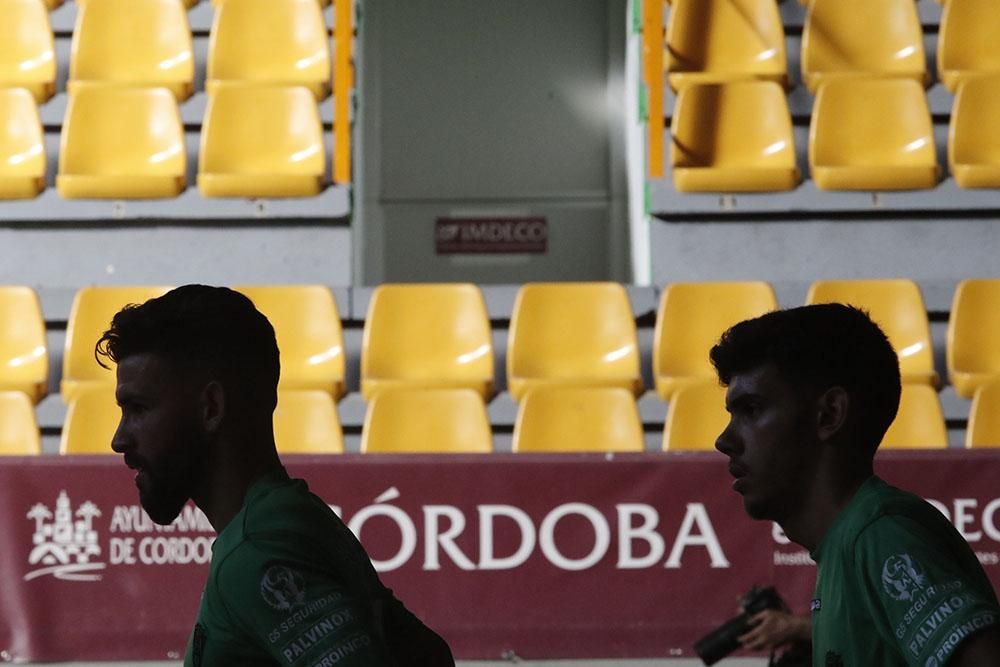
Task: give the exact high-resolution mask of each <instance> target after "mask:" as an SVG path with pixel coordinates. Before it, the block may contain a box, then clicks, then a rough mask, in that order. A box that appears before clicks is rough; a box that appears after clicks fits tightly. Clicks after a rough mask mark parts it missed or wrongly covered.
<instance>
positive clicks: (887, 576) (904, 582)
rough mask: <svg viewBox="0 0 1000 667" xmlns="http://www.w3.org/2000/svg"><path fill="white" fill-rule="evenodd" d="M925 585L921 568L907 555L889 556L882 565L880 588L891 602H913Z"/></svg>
mask: <svg viewBox="0 0 1000 667" xmlns="http://www.w3.org/2000/svg"><path fill="white" fill-rule="evenodd" d="M926 585H927V576H926V575H925V574H924V573H923V568H922V567H921V566H920V565H919V564H918V563H917V562H916V561H914V560H913V558H911V557H910V555H909V554H896V555H895V556H889V557H888V558H886V559H885V563H883V564H882V587H883V588H884V589H885V592H886V594H888V595H889V597H891V598H892V599H893V600H896V601H898V602H905V601H908V600H913V599H914V598H916V596H917V594H918V593H919V592H920V591H921V590H922V589H923V588H924V586H926Z"/></svg>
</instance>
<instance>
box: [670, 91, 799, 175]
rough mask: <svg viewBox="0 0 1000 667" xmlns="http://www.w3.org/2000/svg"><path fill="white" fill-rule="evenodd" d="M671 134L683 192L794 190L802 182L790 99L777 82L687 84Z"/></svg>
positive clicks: (675, 170) (672, 155)
mask: <svg viewBox="0 0 1000 667" xmlns="http://www.w3.org/2000/svg"><path fill="white" fill-rule="evenodd" d="M670 135H671V140H672V143H671V147H670V161H671V165H672V168H673V174H674V185H675V187H676V188H677V190H678V191H680V192H706V191H707V192H748V191H775V190H790V189H792V188H794V187H795V186H796V185H797V184H798V182H799V168H798V166H797V165H796V163H795V140H794V139H793V137H792V119H791V116H790V115H789V112H788V102H787V101H786V100H785V93H784V91H783V90H782V89H781V86H779V85H778V84H776V83H774V82H773V81H739V82H732V83H725V84H691V85H688V86H686V87H685V88H683V89H682V90H681V91H680V93H679V94H678V95H677V102H676V104H675V106H674V114H673V118H672V121H671V127H670Z"/></svg>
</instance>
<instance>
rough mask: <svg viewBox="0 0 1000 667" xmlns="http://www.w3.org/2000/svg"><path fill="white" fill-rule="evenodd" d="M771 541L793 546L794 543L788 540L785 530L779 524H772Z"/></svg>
mask: <svg viewBox="0 0 1000 667" xmlns="http://www.w3.org/2000/svg"><path fill="white" fill-rule="evenodd" d="M771 539H773V540H774V541H775V542H777V543H778V544H791V543H792V541H791V540H790V539H788V536H787V535H785V529H784V528H782V527H781V526H779V525H778V524H777V523H772V524H771Z"/></svg>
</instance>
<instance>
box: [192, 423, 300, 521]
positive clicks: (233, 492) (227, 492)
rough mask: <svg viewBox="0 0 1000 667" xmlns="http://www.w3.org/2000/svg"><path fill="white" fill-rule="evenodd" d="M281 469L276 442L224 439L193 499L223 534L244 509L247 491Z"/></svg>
mask: <svg viewBox="0 0 1000 667" xmlns="http://www.w3.org/2000/svg"><path fill="white" fill-rule="evenodd" d="M280 468H281V460H280V459H279V458H278V454H277V452H276V451H275V449H274V439H273V437H272V438H269V442H268V441H260V442H255V443H252V442H250V441H248V440H246V439H242V438H241V439H238V440H237V441H232V440H228V439H224V440H221V441H220V442H219V443H218V445H217V446H216V447H215V452H214V456H213V457H212V458H211V460H210V461H209V462H208V463H207V465H206V474H205V477H204V478H203V479H202V481H201V484H199V488H198V490H197V491H196V493H195V494H193V496H192V500H194V503H195V504H196V505H197V506H198V508H199V509H200V510H201V511H202V512H204V513H205V516H206V517H207V518H208V521H209V523H211V524H212V528H214V529H215V532H216V533H221V532H222V531H223V530H224V529H225V528H226V526H228V525H229V522H230V521H232V520H233V517H234V516H236V514H237V513H238V512H239V511H240V508H242V507H243V502H244V501H245V500H246V495H247V491H248V490H249V489H250V487H251V486H253V484H254V482H256V481H257V480H259V479H260V478H261V477H263V476H264V475H266V474H267V473H269V472H271V471H273V470H277V469H280Z"/></svg>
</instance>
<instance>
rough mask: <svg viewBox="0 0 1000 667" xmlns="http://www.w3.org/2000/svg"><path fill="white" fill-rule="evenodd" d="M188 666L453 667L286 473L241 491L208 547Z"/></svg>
mask: <svg viewBox="0 0 1000 667" xmlns="http://www.w3.org/2000/svg"><path fill="white" fill-rule="evenodd" d="M184 664H185V666H186V667H199V666H206V667H215V666H217V665H242V666H245V667H256V666H258V665H269V666H270V665H282V666H286V667H327V666H332V665H337V666H338V667H352V666H355V665H364V666H366V667H368V666H382V665H387V666H395V665H409V664H414V665H418V664H419V665H435V666H437V665H447V666H449V667H451V666H453V665H454V661H453V660H452V658H451V653H450V651H449V650H448V647H447V645H446V644H445V643H444V641H443V640H442V639H441V638H440V637H438V636H437V635H436V634H434V633H433V632H432V631H431V630H429V629H427V627H426V626H424V625H423V623H421V622H420V621H419V620H418V619H417V618H416V617H415V616H413V615H412V614H411V613H410V612H409V611H407V610H406V608H405V607H404V606H403V605H402V603H400V602H399V601H398V600H397V599H396V598H395V597H394V596H393V595H392V593H391V591H389V589H387V588H385V587H384V586H383V585H382V583H381V581H379V578H378V575H377V574H376V573H375V569H374V568H373V567H372V564H371V561H370V560H369V558H368V556H367V554H366V553H365V551H364V549H363V548H362V546H361V544H360V543H359V542H358V540H357V539H356V538H355V536H354V535H353V533H351V531H350V530H349V529H348V528H347V527H346V526H345V525H344V523H343V522H342V521H341V520H340V519H339V518H338V517H337V515H336V514H334V513H333V512H332V511H331V510H330V508H329V507H328V506H327V505H326V504H325V503H324V502H323V501H322V500H320V499H319V498H317V497H316V496H314V495H313V494H311V493H310V492H309V489H308V487H307V486H306V483H305V482H303V481H302V480H292V479H289V478H288V475H287V474H285V471H284V470H278V471H275V472H272V473H269V474H268V475H266V476H265V477H264V478H263V479H261V480H259V481H258V482H256V483H255V484H254V485H253V486H252V487H251V488H250V490H249V491H248V492H247V496H246V499H245V500H244V502H243V507H242V508H241V509H240V511H239V513H238V514H237V515H236V516H235V517H234V518H233V520H232V521H230V522H229V525H227V526H226V527H225V529H224V530H223V531H222V532H221V533H220V534H219V536H218V538H217V539H216V541H215V544H214V545H213V547H212V565H211V570H210V571H209V575H208V582H207V583H206V584H205V591H204V593H203V594H202V599H201V608H200V610H199V612H198V620H197V623H196V625H195V628H194V632H193V634H192V636H191V640H190V642H189V644H188V648H187V654H186V656H185V659H184Z"/></svg>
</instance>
